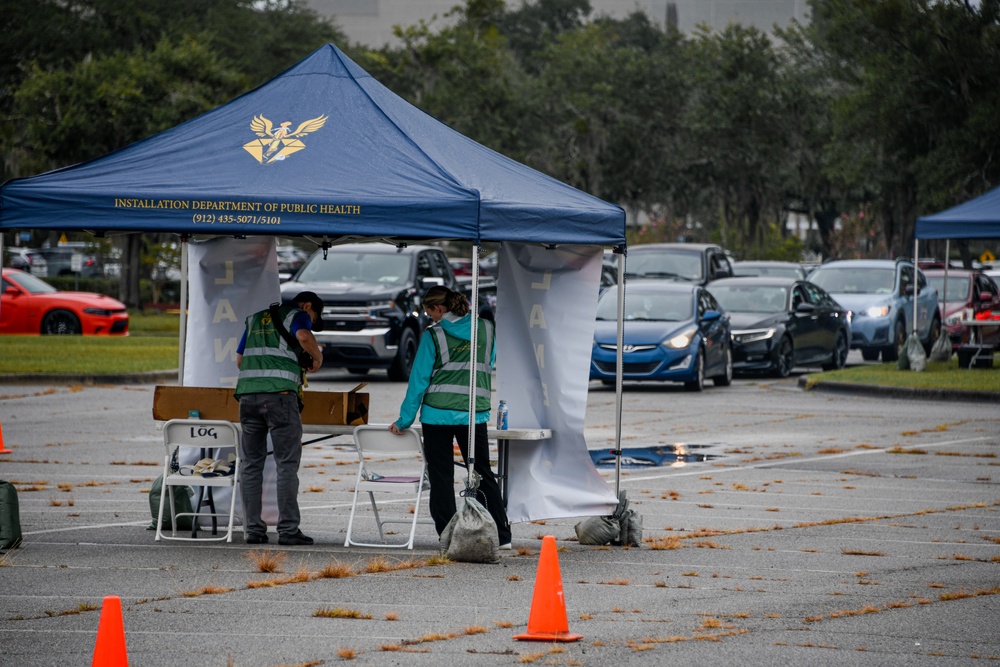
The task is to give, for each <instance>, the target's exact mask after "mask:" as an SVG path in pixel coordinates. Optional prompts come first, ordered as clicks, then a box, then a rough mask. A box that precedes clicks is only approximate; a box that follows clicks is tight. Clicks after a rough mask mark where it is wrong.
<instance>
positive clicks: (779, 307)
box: [712, 285, 788, 313]
mask: <svg viewBox="0 0 1000 667" xmlns="http://www.w3.org/2000/svg"><path fill="white" fill-rule="evenodd" d="M712 296H714V297H715V300H716V301H718V302H719V304H720V305H721V306H722V307H723V308H724V309H725V310H728V311H731V312H735V313H781V312H784V311H785V310H786V306H785V304H786V303H787V302H788V288H787V287H772V286H769V285H723V286H719V285H715V286H713V287H712Z"/></svg>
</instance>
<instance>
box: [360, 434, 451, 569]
mask: <svg viewBox="0 0 1000 667" xmlns="http://www.w3.org/2000/svg"><path fill="white" fill-rule="evenodd" d="M354 444H355V446H356V447H357V450H358V461H359V465H358V479H357V482H356V483H355V484H354V501H353V502H352V503H351V518H350V519H349V520H348V522H347V539H346V540H344V546H345V547H349V546H352V545H353V546H358V547H383V548H385V547H391V548H406V549H412V548H413V538H414V536H415V535H416V532H417V524H418V523H433V522H432V521H429V520H425V521H419V520H418V515H419V514H420V499H421V497H422V496H423V490H424V488H425V486H426V484H427V463H426V462H425V461H424V458H423V447H422V443H421V441H420V434H419V433H417V432H416V431H415V430H413V429H406V430H405V431H403V434H402V435H395V434H393V433H391V432H390V431H389V429H388V427H387V426H385V425H374V424H368V425H365V426H358V427H357V428H356V429H354ZM376 454H379V455H390V456H394V457H396V456H405V455H407V454H410V455H413V456H414V457H415V458H414V461H413V474H412V475H404V476H382V475H380V474H378V473H377V472H375V471H374V470H372V468H371V459H370V457H371V456H372V455H376ZM380 492H387V493H406V494H409V495H410V496H411V497H412V500H413V518H412V519H383V518H382V517H381V515H380V514H379V509H378V504H377V503H376V502H375V494H376V493H380ZM362 493H367V494H368V499H369V501H370V502H371V506H372V512H373V513H374V515H375V523H376V525H378V536H379V539H380V540H382V543H381V544H374V543H366V542H358V541H357V540H354V539H352V538H351V534H352V531H353V530H354V516H355V514H356V513H357V509H358V498H359V497H360V495H361V494H362ZM390 523H401V524H409V525H410V535H409V538H408V539H407V541H406V542H403V543H400V544H388V543H386V540H385V532H384V531H383V530H382V527H383V526H384V525H386V524H390Z"/></svg>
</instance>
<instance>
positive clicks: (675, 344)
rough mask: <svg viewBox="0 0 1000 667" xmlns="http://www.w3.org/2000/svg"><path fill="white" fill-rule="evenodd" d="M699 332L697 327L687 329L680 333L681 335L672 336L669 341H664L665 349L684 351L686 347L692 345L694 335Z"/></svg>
mask: <svg viewBox="0 0 1000 667" xmlns="http://www.w3.org/2000/svg"><path fill="white" fill-rule="evenodd" d="M697 332H698V328H697V327H690V328H688V329H685V330H684V331H682V332H680V333H679V334H677V335H675V336H672V337H670V338H668V339H667V340H665V341H663V343H662V344H663V346H664V347H670V348H673V349H675V350H682V349H684V348H685V347H687V346H688V345H690V344H691V340H692V339H693V338H694V335H695V334H696V333H697Z"/></svg>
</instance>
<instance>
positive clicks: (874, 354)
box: [861, 350, 881, 361]
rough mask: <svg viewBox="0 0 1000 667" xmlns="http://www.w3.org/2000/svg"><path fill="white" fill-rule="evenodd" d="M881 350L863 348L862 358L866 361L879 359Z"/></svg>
mask: <svg viewBox="0 0 1000 667" xmlns="http://www.w3.org/2000/svg"><path fill="white" fill-rule="evenodd" d="M880 352H881V350H861V358H862V359H864V360H865V361H878V355H879V353H880Z"/></svg>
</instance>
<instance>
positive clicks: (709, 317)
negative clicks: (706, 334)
mask: <svg viewBox="0 0 1000 667" xmlns="http://www.w3.org/2000/svg"><path fill="white" fill-rule="evenodd" d="M720 317H722V313H720V312H719V311H717V310H706V311H705V312H704V313H703V314H702V316H701V321H702V322H712V321H713V320H717V319H719V318H720Z"/></svg>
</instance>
